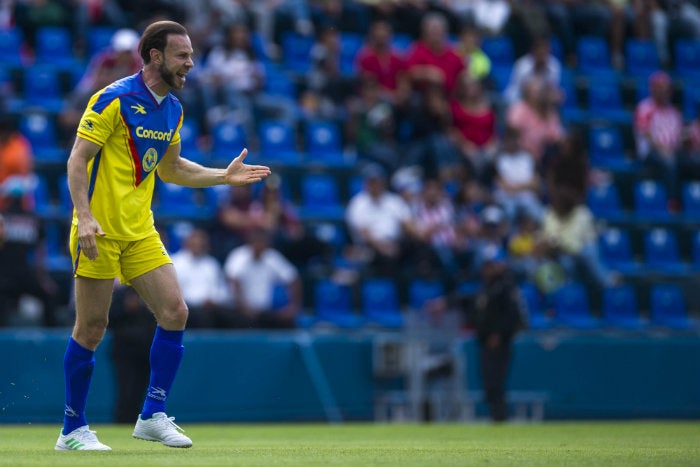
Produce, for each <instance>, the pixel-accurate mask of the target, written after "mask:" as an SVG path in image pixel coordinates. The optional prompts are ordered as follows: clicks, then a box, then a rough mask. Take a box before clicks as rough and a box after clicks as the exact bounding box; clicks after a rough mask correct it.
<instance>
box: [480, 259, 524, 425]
mask: <svg viewBox="0 0 700 467" xmlns="http://www.w3.org/2000/svg"><path fill="white" fill-rule="evenodd" d="M480 272H481V277H482V280H483V285H482V287H481V289H480V290H479V292H478V293H477V295H476V299H475V301H474V308H473V316H472V320H473V324H474V328H475V330H476V335H477V339H478V342H479V349H480V353H481V375H482V383H483V387H484V393H485V396H486V402H487V403H488V405H489V410H490V413H491V418H492V419H493V420H494V421H504V420H506V418H507V417H508V407H507V404H506V397H505V393H506V379H507V375H508V366H509V364H510V358H511V349H512V343H513V337H514V336H515V334H516V332H517V331H518V329H520V328H521V326H522V325H523V321H522V316H523V315H522V301H521V299H520V292H519V290H518V286H517V283H516V282H515V280H514V278H513V276H512V274H511V273H510V270H509V268H508V264H507V262H506V257H505V253H504V252H503V250H502V249H501V248H499V247H497V246H496V245H488V246H486V247H485V248H484V249H483V250H482V257H481V265H480Z"/></svg>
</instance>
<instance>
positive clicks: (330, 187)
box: [299, 174, 345, 221]
mask: <svg viewBox="0 0 700 467" xmlns="http://www.w3.org/2000/svg"><path fill="white" fill-rule="evenodd" d="M339 191H340V190H339V188H338V183H337V181H336V179H335V178H334V177H333V176H332V175H328V174H307V175H304V176H303V178H302V179H301V207H300V210H299V215H300V217H301V218H302V219H305V220H309V219H323V220H331V221H342V220H343V216H344V215H345V207H344V206H343V205H342V204H341V202H340V194H339Z"/></svg>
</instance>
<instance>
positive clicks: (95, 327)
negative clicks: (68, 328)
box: [73, 317, 108, 350]
mask: <svg viewBox="0 0 700 467" xmlns="http://www.w3.org/2000/svg"><path fill="white" fill-rule="evenodd" d="M107 323H108V320H107V317H103V318H102V317H101V318H94V319H89V320H78V321H76V323H75V327H74V328H73V339H75V341H76V342H78V343H79V344H80V345H82V346H83V347H85V348H87V349H90V350H95V349H96V348H97V346H98V345H99V344H100V342H102V338H103V337H104V335H105V331H106V330H107Z"/></svg>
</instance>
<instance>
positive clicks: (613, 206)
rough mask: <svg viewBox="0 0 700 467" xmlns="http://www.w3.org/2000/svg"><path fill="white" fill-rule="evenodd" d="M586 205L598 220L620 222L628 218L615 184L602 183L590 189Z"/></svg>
mask: <svg viewBox="0 0 700 467" xmlns="http://www.w3.org/2000/svg"><path fill="white" fill-rule="evenodd" d="M586 204H587V205H588V207H589V208H590V210H591V212H592V213H593V214H594V215H595V216H596V217H598V218H601V219H606V220H611V221H620V220H623V219H625V218H626V217H627V214H626V213H625V211H624V210H623V209H622V204H621V203H620V194H619V192H618V189H617V185H615V183H613V182H610V183H601V184H598V185H594V186H591V187H590V188H589V189H588V194H587V198H586Z"/></svg>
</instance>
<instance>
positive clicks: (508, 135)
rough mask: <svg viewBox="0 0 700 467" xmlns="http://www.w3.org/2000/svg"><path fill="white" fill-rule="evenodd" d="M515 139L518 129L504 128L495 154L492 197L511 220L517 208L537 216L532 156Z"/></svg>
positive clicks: (536, 182)
mask: <svg viewBox="0 0 700 467" xmlns="http://www.w3.org/2000/svg"><path fill="white" fill-rule="evenodd" d="M519 141H520V133H519V132H518V130H517V129H515V128H511V127H508V128H506V131H505V134H504V135H503V144H502V147H501V150H500V151H499V153H498V156H497V157H496V163H495V168H496V180H495V191H494V199H495V200H496V202H498V203H499V204H500V205H501V206H503V208H504V209H505V211H506V215H507V216H508V219H510V220H511V221H514V220H515V218H516V215H517V213H518V212H519V211H524V212H526V213H527V215H528V216H529V217H532V218H534V219H540V218H541V217H542V202H541V201H540V193H539V190H540V177H539V175H538V172H537V166H536V164H535V161H534V159H533V157H532V155H531V154H530V153H528V152H527V151H525V150H523V149H522V148H521V147H520V143H519Z"/></svg>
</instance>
